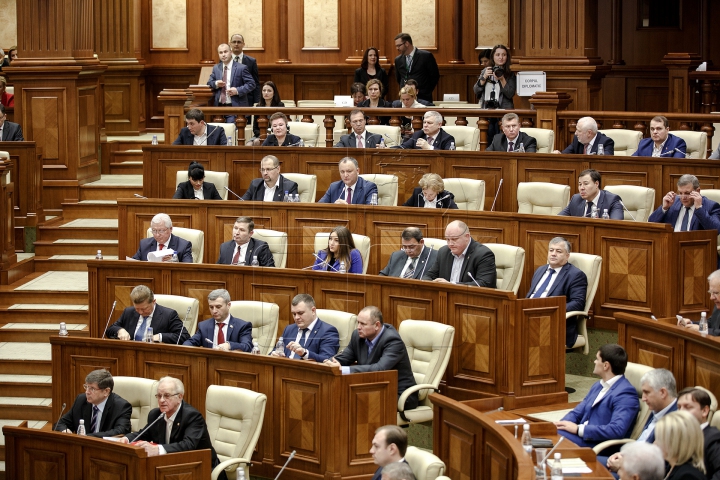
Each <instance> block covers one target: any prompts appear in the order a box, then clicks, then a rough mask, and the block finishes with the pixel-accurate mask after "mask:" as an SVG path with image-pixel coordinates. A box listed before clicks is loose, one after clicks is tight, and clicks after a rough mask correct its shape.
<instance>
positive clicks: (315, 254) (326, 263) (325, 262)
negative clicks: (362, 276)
mask: <svg viewBox="0 0 720 480" xmlns="http://www.w3.org/2000/svg"><path fill="white" fill-rule="evenodd" d="M312 254H313V255H314V256H315V258H317V259H318V260H320V262H321V263H324V264H325V265H327V266H328V267H330V268H332V269H333V270H335V271H336V272H337V271H338V269H337V268H335V267H333V266H332V265H330V263H328V259H329V257H325V260H323V259H322V258H320V255H318V254H317V253H315V252H312ZM313 266H315V265H313Z"/></svg>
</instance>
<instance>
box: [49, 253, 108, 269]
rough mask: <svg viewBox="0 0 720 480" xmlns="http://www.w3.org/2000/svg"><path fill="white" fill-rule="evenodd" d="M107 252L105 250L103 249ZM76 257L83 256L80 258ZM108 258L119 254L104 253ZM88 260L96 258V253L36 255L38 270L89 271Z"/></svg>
mask: <svg viewBox="0 0 720 480" xmlns="http://www.w3.org/2000/svg"><path fill="white" fill-rule="evenodd" d="M103 252H105V250H103ZM76 257H82V258H80V259H78V258H76ZM103 258H105V259H107V260H117V258H118V257H117V255H103ZM87 260H95V255H52V256H43V257H35V271H36V272H50V271H53V270H64V271H69V272H87Z"/></svg>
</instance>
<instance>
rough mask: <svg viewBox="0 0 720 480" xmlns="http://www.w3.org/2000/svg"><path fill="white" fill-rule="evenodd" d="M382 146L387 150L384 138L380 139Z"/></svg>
mask: <svg viewBox="0 0 720 480" xmlns="http://www.w3.org/2000/svg"><path fill="white" fill-rule="evenodd" d="M380 146H381V147H383V148H385V139H384V138H382V137H381V138H380Z"/></svg>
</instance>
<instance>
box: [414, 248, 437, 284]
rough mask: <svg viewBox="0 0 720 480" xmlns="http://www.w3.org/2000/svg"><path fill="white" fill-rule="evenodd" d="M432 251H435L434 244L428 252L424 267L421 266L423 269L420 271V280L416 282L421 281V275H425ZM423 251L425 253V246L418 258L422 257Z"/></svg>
mask: <svg viewBox="0 0 720 480" xmlns="http://www.w3.org/2000/svg"><path fill="white" fill-rule="evenodd" d="M433 250H435V245H434V244H433V245H432V246H431V247H430V251H429V252H428V256H427V258H426V259H425V265H423V269H422V272H420V278H419V279H418V280H422V278H423V275H425V269H426V268H427V266H428V263H430V255H432V251H433ZM424 251H425V245H423V249H422V250H420V255H419V256H418V258H421V257H422V254H423V252H424Z"/></svg>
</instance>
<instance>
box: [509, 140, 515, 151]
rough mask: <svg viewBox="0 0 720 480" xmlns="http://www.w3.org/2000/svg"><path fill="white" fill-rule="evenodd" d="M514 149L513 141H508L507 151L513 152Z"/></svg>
mask: <svg viewBox="0 0 720 480" xmlns="http://www.w3.org/2000/svg"><path fill="white" fill-rule="evenodd" d="M514 151H515V142H510V143H508V152H514Z"/></svg>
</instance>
